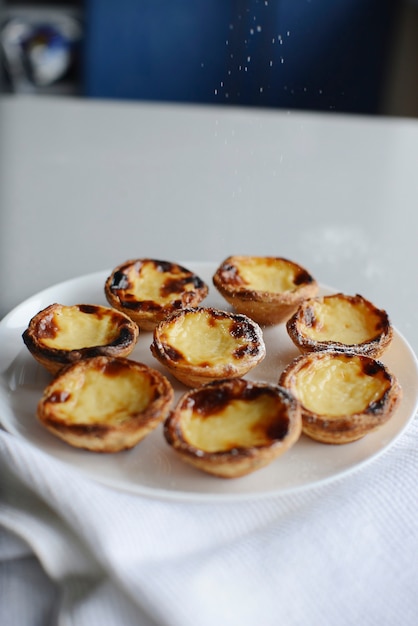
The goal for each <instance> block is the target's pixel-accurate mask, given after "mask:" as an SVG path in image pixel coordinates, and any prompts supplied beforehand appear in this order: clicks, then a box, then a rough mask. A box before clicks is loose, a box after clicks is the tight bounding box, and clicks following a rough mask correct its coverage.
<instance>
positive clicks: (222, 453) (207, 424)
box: [164, 378, 302, 478]
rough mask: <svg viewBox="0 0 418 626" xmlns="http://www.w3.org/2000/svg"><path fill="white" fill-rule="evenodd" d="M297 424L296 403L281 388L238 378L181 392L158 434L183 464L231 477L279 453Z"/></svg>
mask: <svg viewBox="0 0 418 626" xmlns="http://www.w3.org/2000/svg"><path fill="white" fill-rule="evenodd" d="M301 427H302V422H301V413H300V406H299V403H298V402H297V401H296V399H295V398H294V397H293V396H292V394H290V393H289V392H288V391H287V390H285V389H283V388H281V387H278V386H277V385H268V384H264V383H254V382H250V381H246V380H243V379H241V378H239V379H232V380H223V381H216V382H213V383H209V384H207V385H204V386H203V387H200V388H199V389H193V390H190V391H189V392H187V393H185V394H184V395H183V396H182V397H181V398H180V400H179V401H178V403H177V406H176V407H175V408H174V410H173V411H172V412H171V413H170V415H169V417H168V418H167V420H166V421H165V424H164V436H165V439H166V441H167V443H168V444H169V445H170V446H171V447H172V448H173V450H174V451H175V452H176V453H177V454H178V455H179V456H180V458H181V459H182V460H183V461H185V462H186V463H188V464H190V465H193V466H194V467H196V468H197V469H199V470H202V471H204V472H207V473H209V474H213V475H215V476H219V477H221V478H236V477H239V476H244V475H246V474H249V473H251V472H254V471H256V470H259V469H261V468H262V467H265V466H266V465H268V464H269V463H271V462H272V461H273V460H274V459H276V458H277V457H279V456H280V455H282V454H284V453H285V452H286V451H287V450H289V448H291V447H292V446H293V445H294V443H296V441H297V440H298V439H299V436H300V434H301Z"/></svg>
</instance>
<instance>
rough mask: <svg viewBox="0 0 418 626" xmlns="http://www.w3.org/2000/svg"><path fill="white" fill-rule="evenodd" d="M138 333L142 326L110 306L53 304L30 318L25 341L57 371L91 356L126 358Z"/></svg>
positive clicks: (34, 353) (48, 366) (34, 355)
mask: <svg viewBox="0 0 418 626" xmlns="http://www.w3.org/2000/svg"><path fill="white" fill-rule="evenodd" d="M138 335H139V329H138V326H137V325H136V324H135V323H134V322H133V321H132V320H131V319H130V318H129V317H128V316H127V315H124V314H123V313H120V312H119V311H115V310H114V309H112V308H110V307H104V306H99V305H96V304H75V305H72V306H66V305H63V304H51V305H50V306H48V307H46V309H43V310H42V311H39V313H37V314H36V315H35V316H34V317H33V318H32V319H31V320H30V322H29V325H28V328H27V329H26V330H25V332H24V333H23V341H24V343H25V344H26V346H27V348H28V350H29V351H30V352H31V354H32V355H33V357H34V358H35V359H36V360H37V361H38V362H39V363H40V364H41V365H43V366H44V367H46V369H47V370H48V371H49V372H51V374H55V373H57V372H58V371H59V370H60V369H61V368H62V367H64V366H65V365H68V364H70V363H74V362H76V361H79V360H80V359H84V358H88V357H93V356H99V355H105V356H114V357H116V356H120V357H126V356H128V355H129V354H130V353H131V352H132V350H133V349H134V347H135V345H136V342H137V340H138Z"/></svg>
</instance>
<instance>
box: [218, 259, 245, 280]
mask: <svg viewBox="0 0 418 626" xmlns="http://www.w3.org/2000/svg"><path fill="white" fill-rule="evenodd" d="M219 274H220V276H221V279H222V281H223V282H225V283H231V284H234V283H235V284H236V285H243V284H245V281H244V279H243V278H242V276H241V275H240V273H239V270H238V268H237V267H236V266H235V265H232V263H223V265H221V267H220V268H219Z"/></svg>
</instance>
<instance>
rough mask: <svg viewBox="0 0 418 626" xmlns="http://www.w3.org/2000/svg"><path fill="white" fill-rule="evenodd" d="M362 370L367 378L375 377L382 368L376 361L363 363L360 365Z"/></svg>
mask: <svg viewBox="0 0 418 626" xmlns="http://www.w3.org/2000/svg"><path fill="white" fill-rule="evenodd" d="M362 369H363V372H364V373H365V374H366V375H367V376H375V375H376V374H377V373H378V372H379V371H380V370H381V369H382V367H381V365H380V364H379V362H378V361H376V362H373V361H364V362H363V363H362Z"/></svg>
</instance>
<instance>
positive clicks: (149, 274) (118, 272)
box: [105, 258, 208, 331]
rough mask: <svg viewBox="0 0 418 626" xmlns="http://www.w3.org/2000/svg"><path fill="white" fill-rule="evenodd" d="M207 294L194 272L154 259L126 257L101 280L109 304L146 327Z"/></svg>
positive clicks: (190, 305)
mask: <svg viewBox="0 0 418 626" xmlns="http://www.w3.org/2000/svg"><path fill="white" fill-rule="evenodd" d="M207 294H208V286H207V285H206V284H205V283H204V282H203V280H202V279H201V278H199V276H197V275H196V274H195V273H194V272H192V271H190V270H188V269H187V268H185V267H183V266H182V265H178V264H177V263H172V262H170V261H159V260H156V259H146V258H144V259H133V260H129V261H126V262H125V263H122V264H121V265H118V266H117V267H116V268H115V269H114V270H113V271H112V273H111V274H110V276H109V277H108V278H107V280H106V283H105V296H106V298H107V301H108V302H109V304H110V305H111V306H112V307H114V308H115V309H118V311H122V312H123V313H126V315H128V316H129V317H130V318H131V319H132V320H134V321H135V322H136V323H137V324H138V326H139V327H140V328H141V329H143V330H147V331H152V330H153V329H154V327H155V326H156V324H158V322H160V321H161V320H163V319H165V318H166V317H167V316H168V315H170V314H171V313H173V312H175V311H178V310H179V309H183V308H187V307H195V306H198V305H199V304H200V303H201V302H202V300H204V298H206V296H207Z"/></svg>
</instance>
